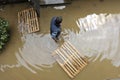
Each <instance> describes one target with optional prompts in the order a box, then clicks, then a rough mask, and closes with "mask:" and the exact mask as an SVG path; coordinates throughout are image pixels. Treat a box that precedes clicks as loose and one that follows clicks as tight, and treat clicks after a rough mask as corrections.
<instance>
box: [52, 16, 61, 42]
mask: <svg viewBox="0 0 120 80" xmlns="http://www.w3.org/2000/svg"><path fill="white" fill-rule="evenodd" d="M61 23H62V17H61V16H57V17H53V18H52V20H51V24H50V34H51V37H52V38H53V39H54V40H55V41H56V42H57V41H58V40H59V36H60V33H61Z"/></svg>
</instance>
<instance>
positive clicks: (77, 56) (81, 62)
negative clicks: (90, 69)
mask: <svg viewBox="0 0 120 80" xmlns="http://www.w3.org/2000/svg"><path fill="white" fill-rule="evenodd" d="M65 44H66V43H65ZM65 46H66V48H69V50H71V51H72V52H73V53H74V56H75V57H76V59H77V60H78V61H79V63H80V64H81V65H82V66H84V65H85V64H86V63H85V62H84V61H83V60H82V59H81V57H80V56H79V55H77V53H76V52H75V51H74V50H73V48H71V47H70V46H69V45H68V44H66V45H65Z"/></svg>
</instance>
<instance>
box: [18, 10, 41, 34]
mask: <svg viewBox="0 0 120 80" xmlns="http://www.w3.org/2000/svg"><path fill="white" fill-rule="evenodd" d="M18 24H19V30H20V32H22V33H32V32H36V31H39V24H38V18H37V13H36V12H35V10H34V9H33V8H30V9H26V10H23V11H20V12H18Z"/></svg>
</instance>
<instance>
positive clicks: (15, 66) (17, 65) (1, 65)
mask: <svg viewBox="0 0 120 80" xmlns="http://www.w3.org/2000/svg"><path fill="white" fill-rule="evenodd" d="M18 67H21V64H19V63H18V64H11V65H10V64H0V71H2V72H5V69H6V68H10V69H11V68H18Z"/></svg>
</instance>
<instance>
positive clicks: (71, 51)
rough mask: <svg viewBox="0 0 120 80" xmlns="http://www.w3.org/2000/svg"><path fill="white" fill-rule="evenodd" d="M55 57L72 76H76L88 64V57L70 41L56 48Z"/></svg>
mask: <svg viewBox="0 0 120 80" xmlns="http://www.w3.org/2000/svg"><path fill="white" fill-rule="evenodd" d="M53 57H54V58H55V59H56V60H57V62H58V63H59V65H60V66H61V67H62V68H63V69H64V71H65V72H66V73H67V74H68V75H69V76H70V77H71V78H74V77H75V76H76V75H77V74H78V73H79V72H80V71H81V70H82V69H83V68H84V67H85V66H86V65H87V64H88V62H87V60H86V58H85V57H84V56H83V55H82V54H80V53H79V52H78V51H77V50H76V49H75V47H74V46H72V44H70V43H69V42H65V43H64V44H63V45H62V46H61V47H60V48H58V49H57V50H55V51H54V53H53Z"/></svg>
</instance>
